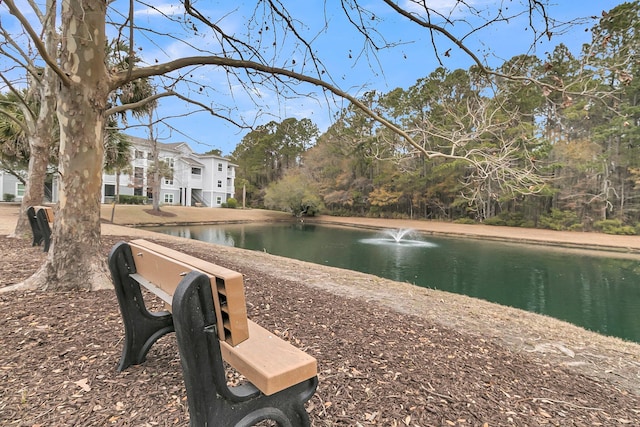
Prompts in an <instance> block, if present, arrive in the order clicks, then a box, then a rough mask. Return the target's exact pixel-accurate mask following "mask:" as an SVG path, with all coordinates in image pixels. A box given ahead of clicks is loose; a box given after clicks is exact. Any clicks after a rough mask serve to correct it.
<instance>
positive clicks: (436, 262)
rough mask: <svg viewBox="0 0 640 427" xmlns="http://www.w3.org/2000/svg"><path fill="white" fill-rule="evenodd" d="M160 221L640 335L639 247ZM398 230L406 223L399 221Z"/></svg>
mask: <svg viewBox="0 0 640 427" xmlns="http://www.w3.org/2000/svg"><path fill="white" fill-rule="evenodd" d="M152 230H153V231H156V232H161V233H165V234H170V235H174V236H181V237H187V238H191V239H196V240H202V241H205V242H211V243H216V244H221V245H227V246H234V247H238V248H244V249H250V250H258V251H265V252H267V253H270V254H274V255H280V256H284V257H288V258H293V259H298V260H302V261H309V262H313V263H316V264H323V265H329V266H333V267H341V268H346V269H350V270H356V271H360V272H365V273H370V274H374V275H376V276H380V277H385V278H388V279H392V280H396V281H402V282H409V283H413V284H415V285H417V286H423V287H427V288H433V289H440V290H444V291H449V292H455V293H458V294H464V295H468V296H472V297H476V298H482V299H484V300H488V301H491V302H495V303H498V304H502V305H508V306H512V307H517V308H521V309H524V310H528V311H532V312H535V313H541V314H546V315H549V316H551V317H554V318H557V319H562V320H566V321H568V322H571V323H573V324H576V325H579V326H582V327H584V328H587V329H590V330H593V331H596V332H600V333H602V334H606V335H613V336H617V337H620V338H624V339H627V340H631V341H636V342H640V316H639V315H638V313H640V257H627V258H625V257H617V256H614V254H611V257H608V256H602V253H600V254H595V253H593V252H588V251H577V250H563V249H558V248H550V247H543V246H530V245H521V244H509V243H499V242H490V241H481V240H471V239H457V238H456V239H453V238H440V237H433V236H425V235H420V234H418V233H415V232H407V233H406V234H405V235H404V236H402V238H401V239H399V241H396V239H395V238H396V237H398V236H392V235H391V233H389V234H387V233H385V232H377V231H375V230H363V229H357V228H348V227H336V226H324V225H317V224H304V223H276V224H264V225H256V224H233V225H229V224H227V225H216V226H210V225H207V226H172V227H154V228H152ZM396 232H397V231H396Z"/></svg>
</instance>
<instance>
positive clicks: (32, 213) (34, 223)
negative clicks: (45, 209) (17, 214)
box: [27, 206, 43, 246]
mask: <svg viewBox="0 0 640 427" xmlns="http://www.w3.org/2000/svg"><path fill="white" fill-rule="evenodd" d="M27 218H28V219H29V225H30V226H31V232H32V233H33V241H32V242H31V246H40V244H41V243H42V239H43V237H42V233H41V232H40V226H39V225H38V220H37V219H36V210H35V209H34V208H33V206H30V207H29V208H27Z"/></svg>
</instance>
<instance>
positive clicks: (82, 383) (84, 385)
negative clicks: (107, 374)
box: [74, 378, 91, 391]
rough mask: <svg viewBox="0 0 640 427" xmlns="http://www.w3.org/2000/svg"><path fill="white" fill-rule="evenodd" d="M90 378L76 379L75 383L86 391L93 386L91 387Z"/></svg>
mask: <svg viewBox="0 0 640 427" xmlns="http://www.w3.org/2000/svg"><path fill="white" fill-rule="evenodd" d="M88 383H89V378H83V379H81V380H78V381H76V382H75V383H74V384H75V385H77V386H78V387H80V388H81V389H82V390H84V391H91V387H89V384H88Z"/></svg>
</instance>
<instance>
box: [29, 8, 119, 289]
mask: <svg viewBox="0 0 640 427" xmlns="http://www.w3.org/2000/svg"><path fill="white" fill-rule="evenodd" d="M105 13H106V4H105V2H101V1H100V2H97V1H92V0H67V1H65V2H63V4H62V16H61V18H62V35H63V37H62V40H63V41H62V49H61V55H60V57H61V64H60V65H61V68H62V70H63V71H64V72H65V73H66V75H67V76H68V77H69V79H68V80H65V81H62V84H61V85H60V91H59V96H58V108H57V116H58V121H59V123H60V163H59V170H60V184H61V185H60V201H59V206H58V211H57V212H56V220H55V223H54V228H53V245H52V247H51V249H50V251H49V255H48V257H47V261H46V262H45V264H44V266H43V267H42V268H41V269H40V270H39V271H38V272H37V273H36V274H35V275H34V276H32V277H31V278H30V279H28V281H30V282H31V283H29V285H31V286H35V287H38V288H48V289H97V288H104V287H107V286H110V281H109V276H108V274H107V269H106V259H104V258H105V257H104V256H103V255H102V254H101V253H100V194H101V186H102V164H103V157H104V146H103V133H104V110H105V106H106V103H107V95H108V93H109V86H108V84H109V77H108V74H107V70H106V67H105V61H104V55H105Z"/></svg>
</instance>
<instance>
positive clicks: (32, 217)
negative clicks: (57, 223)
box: [27, 206, 53, 252]
mask: <svg viewBox="0 0 640 427" xmlns="http://www.w3.org/2000/svg"><path fill="white" fill-rule="evenodd" d="M27 218H28V219H29V225H31V232H32V233H33V242H32V243H31V246H40V245H41V244H42V242H44V247H43V249H42V250H43V251H44V252H49V246H50V245H51V224H52V223H53V209H51V208H50V207H49V206H31V207H29V208H28V209H27Z"/></svg>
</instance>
